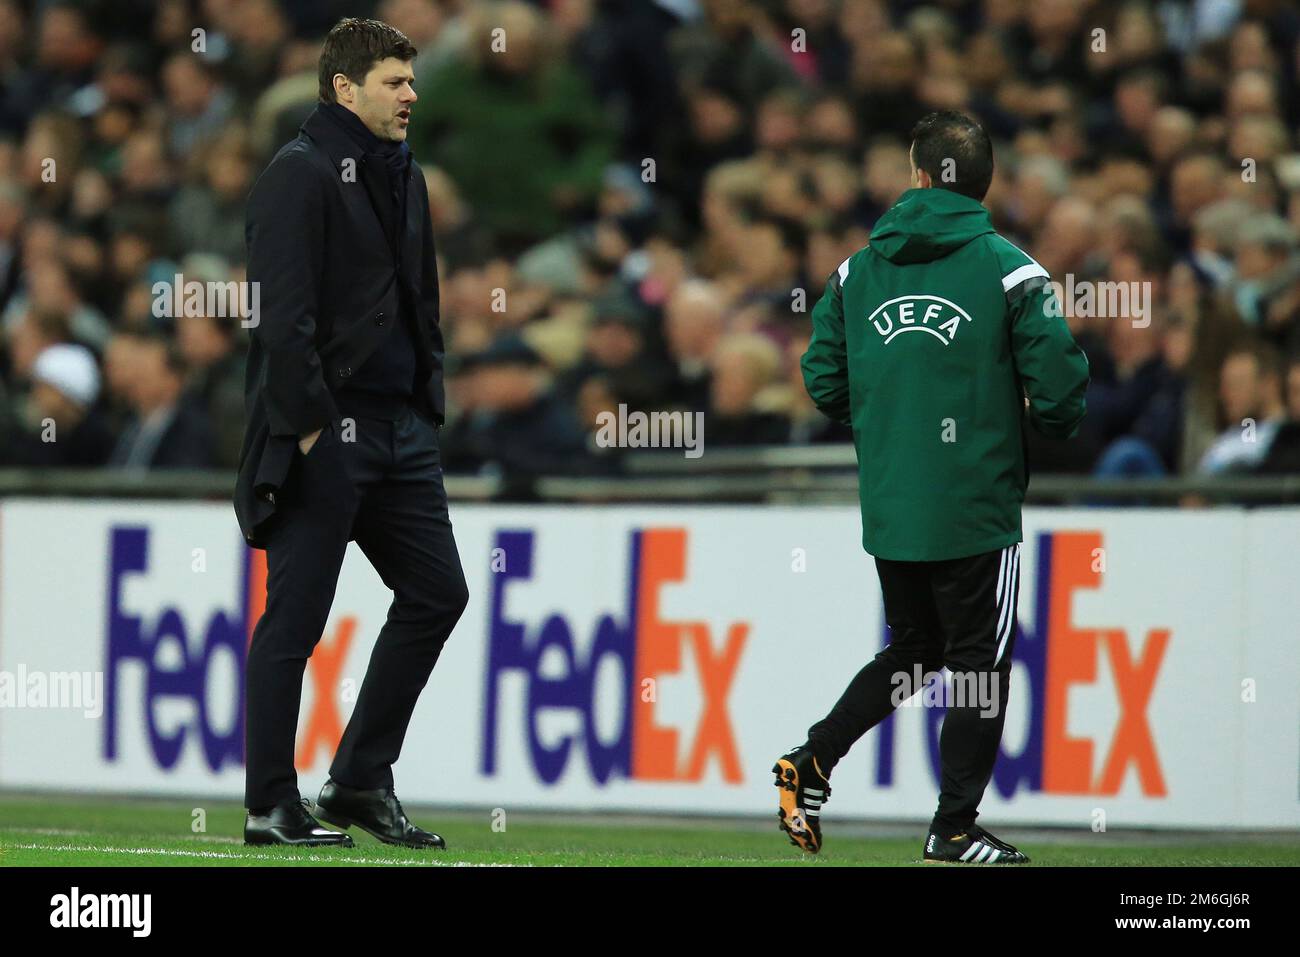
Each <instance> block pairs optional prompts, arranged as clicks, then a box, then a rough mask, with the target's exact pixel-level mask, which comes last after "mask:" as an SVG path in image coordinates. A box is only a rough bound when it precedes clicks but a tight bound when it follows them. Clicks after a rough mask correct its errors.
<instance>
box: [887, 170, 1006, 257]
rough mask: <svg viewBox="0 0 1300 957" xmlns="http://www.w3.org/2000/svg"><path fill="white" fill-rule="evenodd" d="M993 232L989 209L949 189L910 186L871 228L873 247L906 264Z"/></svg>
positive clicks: (948, 252)
mask: <svg viewBox="0 0 1300 957" xmlns="http://www.w3.org/2000/svg"><path fill="white" fill-rule="evenodd" d="M991 232H993V224H992V222H990V220H989V211H988V210H987V209H985V208H984V206H983V205H982V204H981V203H979V202H978V201H976V200H973V199H971V198H970V197H969V196H963V195H961V194H960V193H954V192H952V190H947V189H909V190H908V191H907V192H906V193H904V194H903V195H902V196H900V197H899V198H898V202H896V203H895V204H894V205H893V206H892V207H891V208H890V209H889V211H888V212H886V213H885V215H883V216H881V217H880V220H879V221H878V222H877V223H876V226H875V228H874V229H873V230H872V231H871V248H872V249H874V250H875V251H876V252H878V253H880V255H882V256H884V257H885V258H886V259H888V260H889V261H890V262H892V263H894V264H896V265H899V266H905V265H907V264H909V263H927V262H933V261H934V260H936V259H942V258H943V257H944V256H947V255H949V254H950V253H952V252H953V251H954V250H957V249H960V248H961V247H962V246H965V245H966V244H967V243H968V242H970V241H971V240H972V239H975V238H976V237H977V236H983V235H985V234H986V233H991Z"/></svg>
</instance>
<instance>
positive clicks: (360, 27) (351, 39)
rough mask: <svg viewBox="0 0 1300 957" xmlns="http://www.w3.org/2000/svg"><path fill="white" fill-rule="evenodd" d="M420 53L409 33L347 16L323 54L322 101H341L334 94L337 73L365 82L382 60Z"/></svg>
mask: <svg viewBox="0 0 1300 957" xmlns="http://www.w3.org/2000/svg"><path fill="white" fill-rule="evenodd" d="M416 53H417V51H416V49H415V47H413V46H412V45H411V41H410V40H408V39H407V38H406V34H404V33H403V32H402V31H401V30H397V29H395V28H393V27H390V26H389V25H388V24H387V23H382V22H380V21H379V20H361V19H357V18H356V17H344V18H343V19H342V20H340V21H339V22H338V23H336V24H334V26H333V27H332V28H331V29H330V32H329V33H328V34H326V36H325V47H324V49H322V50H321V54H320V101H321V102H322V103H336V102H338V101H337V99H336V98H335V95H334V75H335V74H336V73H342V74H343V75H344V76H346V77H347V78H348V79H349V80H351V81H352V82H353V83H356V84H362V83H365V82H366V74H367V73H369V72H370V71H371V70H373V69H374V67H375V64H376V63H378V62H379V61H380V60H387V59H388V58H389V57H397V59H399V60H413V59H415V55H416Z"/></svg>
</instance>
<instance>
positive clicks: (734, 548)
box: [0, 501, 1300, 827]
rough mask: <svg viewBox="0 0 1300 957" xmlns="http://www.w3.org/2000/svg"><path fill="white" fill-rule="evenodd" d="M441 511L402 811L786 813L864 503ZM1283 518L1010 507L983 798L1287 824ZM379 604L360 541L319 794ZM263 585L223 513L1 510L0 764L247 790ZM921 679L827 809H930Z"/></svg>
mask: <svg viewBox="0 0 1300 957" xmlns="http://www.w3.org/2000/svg"><path fill="white" fill-rule="evenodd" d="M452 516H453V522H454V525H455V532H456V537H457V541H458V545H459V548H460V554H461V559H462V562H463V564H464V566H465V572H466V578H467V580H468V583H469V588H470V594H471V598H470V604H469V607H468V608H467V610H466V612H465V616H464V618H463V619H462V620H461V623H460V625H459V626H458V627H457V629H456V631H455V633H454V634H453V635H452V638H451V639H450V641H449V642H448V644H447V646H446V648H445V650H444V652H443V654H442V657H441V658H440V660H439V663H438V666H437V668H436V669H435V671H434V673H433V676H432V678H431V679H430V682H429V685H428V686H427V688H426V690H425V692H424V694H423V696H422V698H421V701H420V704H419V706H418V707H417V709H416V712H415V715H414V718H413V720H412V722H411V727H410V731H409V733H408V735H407V739H406V743H405V746H404V749H403V752H402V758H401V760H400V761H399V762H398V764H397V766H396V768H395V776H396V780H397V784H398V789H399V793H400V794H401V795H402V798H403V800H405V801H408V802H412V803H420V802H431V803H443V804H456V805H473V806H489V807H504V808H507V809H510V808H517V809H524V808H557V809H559V808H563V809H566V810H574V809H583V808H601V809H625V810H643V811H655V812H673V811H677V812H696V813H710V814H746V815H748V814H753V815H769V814H772V813H773V795H774V793H775V792H774V790H773V788H772V785H771V780H772V777H771V774H770V771H769V769H770V767H771V765H772V762H773V760H774V759H775V757H776V756H777V755H779V754H780V753H781V752H783V751H784V750H786V749H787V748H789V747H791V746H792V745H794V744H796V743H798V742H800V741H802V740H803V737H804V734H805V732H806V730H807V728H808V726H809V725H810V724H812V723H813V722H814V721H816V720H818V719H819V718H820V717H822V716H823V715H824V714H825V713H826V711H827V710H829V708H830V707H831V706H832V705H833V704H834V702H835V700H836V699H837V698H838V696H839V695H840V693H841V692H842V691H843V690H844V687H845V686H846V685H847V684H848V682H849V680H850V679H851V678H852V677H853V675H854V674H855V673H856V672H857V670H858V669H859V668H861V667H862V665H863V664H865V663H866V662H867V661H868V660H869V659H870V658H871V656H872V655H874V654H875V653H876V652H877V651H878V650H879V649H880V648H881V647H882V646H883V644H884V642H885V641H887V637H888V636H887V630H886V628H885V626H884V623H883V615H882V611H881V604H880V594H879V584H878V581H877V579H876V574H875V568H874V564H873V562H872V560H871V559H870V557H869V556H867V555H865V554H863V553H862V551H861V549H860V547H859V545H858V540H859V534H858V532H859V529H858V521H859V519H858V515H857V512H856V509H853V508H751V507H716V508H715V507H697V508H680V507H671V508H666V507H626V508H624V507H618V508H572V507H571V508H557V507H495V506H453V513H452ZM1297 541H1300V510H1280V509H1279V510H1258V511H1254V512H1246V511H1244V510H1235V509H1225V510H1214V511H1205V512H1178V511H1143V510H1028V511H1027V512H1026V520H1025V542H1024V547H1023V550H1022V558H1021V576H1020V605H1019V614H1018V616H1017V622H1016V626H1015V627H1016V629H1017V631H1016V642H1015V650H1014V659H1013V660H1014V665H1013V672H1012V683H1011V692H1010V700H1009V701H1008V702H1007V703H1006V706H1007V708H1008V713H1007V721H1006V730H1005V733H1004V736H1003V741H1002V753H1001V755H1000V758H999V762H998V765H997V768H996V769H995V772H994V777H993V780H992V782H990V785H989V789H988V792H987V796H986V798H985V803H984V805H983V810H984V811H985V812H986V813H987V814H988V815H989V816H990V817H996V818H997V819H999V820H1003V821H1008V822H1011V821H1015V822H1022V823H1061V824H1072V825H1077V826H1080V827H1087V826H1090V825H1092V824H1094V823H1095V822H1096V820H1097V819H1098V815H1099V814H1103V815H1104V816H1105V821H1106V824H1107V826H1125V825H1128V826H1171V827H1173V826H1178V827H1194V826H1206V827H1223V826H1238V827H1296V826H1300V793H1298V789H1300V655H1297V654H1296V652H1295V649H1296V647H1297V638H1298V637H1300V594H1297V591H1296V589H1294V587H1293V586H1292V585H1291V578H1292V577H1293V576H1292V575H1291V573H1290V571H1289V569H1290V567H1291V563H1292V562H1293V557H1292V555H1291V552H1292V550H1293V548H1294V543H1295V542H1297ZM389 597H390V593H389V592H387V591H386V589H385V588H384V586H383V584H382V582H381V581H380V580H379V577H378V575H377V574H376V573H375V572H374V571H373V570H372V569H371V568H370V566H369V564H368V563H367V562H366V560H365V558H364V556H362V555H361V553H360V551H359V550H358V549H356V548H355V547H350V548H349V552H348V556H347V558H346V560H345V564H344V568H343V572H342V574H341V576H340V580H339V586H338V592H337V594H336V598H335V602H334V606H333V610H332V612H331V615H330V619H329V621H328V623H327V625H326V629H325V632H324V634H323V635H322V636H321V639H320V642H319V644H318V645H317V647H316V651H315V653H314V654H313V656H312V658H311V660H310V662H309V665H308V668H307V674H306V677H305V679H304V688H303V700H302V709H301V714H300V719H299V730H298V746H297V765H298V769H299V785H300V789H301V790H302V792H303V793H304V794H305V795H309V796H314V794H315V792H316V790H317V789H318V788H319V787H320V785H321V784H322V783H323V782H324V780H325V777H326V774H327V768H328V765H329V760H330V757H331V756H332V753H333V748H334V746H335V745H336V743H337V741H338V739H339V737H340V735H341V734H342V730H343V727H344V725H345V724H346V721H347V717H348V714H349V712H350V709H351V704H352V701H353V700H354V699H355V692H356V689H357V688H358V687H359V685H360V681H361V678H362V676H363V674H364V671H365V666H366V662H367V659H368V657H369V652H370V648H371V646H372V644H373V641H374V639H375V636H376V635H377V633H378V631H379V628H380V626H381V625H382V623H383V621H384V618H385V616H386V614H387V611H388V601H389ZM264 601H265V564H264V553H262V552H259V551H254V550H250V549H248V548H247V547H246V546H245V545H244V543H243V541H242V539H241V537H240V535H239V532H238V529H237V528H236V527H235V525H234V522H233V515H232V513H231V512H230V510H229V508H228V507H227V506H224V505H222V504H174V503H115V502H112V503H110V502H98V503H96V502H50V501H33V502H26V501H6V502H4V503H3V505H0V787H15V788H19V787H20V788H40V789H77V790H97V791H105V792H127V793H141V794H176V795H180V794H186V795H212V796H220V797H228V798H238V797H240V796H241V795H242V791H243V765H242V762H243V748H244V725H243V697H242V683H241V680H240V676H241V674H242V668H243V662H244V655H245V649H246V647H247V642H248V640H249V637H250V636H251V634H252V629H253V626H254V625H255V623H256V620H257V617H258V615H259V614H260V613H261V608H262V605H263V603H264ZM97 682H98V688H99V691H98V694H96V683H97ZM6 689H8V696H7V697H6ZM922 697H923V696H918V697H917V698H915V699H913V701H912V702H910V703H909V706H908V707H904V708H901V709H899V711H898V712H897V713H896V714H895V715H894V716H893V717H892V718H890V719H888V720H887V721H886V722H884V723H882V724H881V725H879V726H878V727H877V728H875V729H873V730H872V731H870V732H868V733H867V735H866V736H865V737H864V738H863V739H862V740H861V741H860V742H859V743H858V745H857V746H856V747H855V748H854V750H853V752H852V753H851V754H850V755H849V756H848V757H847V758H845V759H844V761H842V762H841V763H840V765H839V766H838V767H837V768H836V771H835V774H834V779H833V783H834V785H835V795H834V799H833V802H832V803H831V804H830V805H829V807H828V811H827V813H828V814H834V815H843V816H845V817H849V816H856V817H868V818H889V819H914V820H924V819H928V818H929V816H930V814H931V813H932V812H933V807H934V803H935V798H936V791H937V786H938V784H937V782H938V768H939V766H938V740H939V738H938V735H939V730H940V727H941V723H942V718H943V709H942V708H935V707H915V706H911V705H915V704H918V703H920V701H921V699H922Z"/></svg>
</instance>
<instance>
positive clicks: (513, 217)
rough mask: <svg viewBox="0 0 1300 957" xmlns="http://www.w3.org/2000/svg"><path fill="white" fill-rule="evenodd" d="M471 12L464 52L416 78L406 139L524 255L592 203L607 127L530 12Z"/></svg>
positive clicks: (607, 147) (605, 158) (510, 8)
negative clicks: (554, 54)
mask: <svg viewBox="0 0 1300 957" xmlns="http://www.w3.org/2000/svg"><path fill="white" fill-rule="evenodd" d="M468 16H470V18H471V22H470V37H471V39H470V42H469V44H468V49H467V50H466V53H465V56H464V57H463V58H462V59H459V60H455V61H453V62H451V63H449V64H447V65H446V66H445V67H443V68H442V69H440V70H438V71H437V72H435V73H433V74H431V75H429V76H427V77H422V78H417V80H416V83H417V88H418V92H419V97H420V102H419V107H418V108H417V109H415V110H414V111H413V113H412V119H411V131H410V137H411V140H412V145H413V147H414V148H415V149H416V151H417V152H420V153H421V154H422V155H424V154H425V153H427V154H428V155H430V156H432V157H434V158H435V160H436V162H437V163H438V165H439V166H440V167H441V168H443V169H444V170H446V171H447V173H448V175H450V176H451V178H452V179H453V180H454V181H455V182H456V184H457V186H459V187H460V189H461V192H462V193H463V194H464V196H465V197H466V198H467V199H468V200H469V202H470V204H471V205H472V206H473V208H474V211H475V213H476V214H477V215H478V216H479V217H480V218H481V220H482V221H483V223H484V224H485V225H486V226H487V227H488V228H489V229H490V230H492V231H493V232H494V233H495V234H496V236H497V238H498V239H499V240H500V242H501V243H502V245H503V247H504V248H507V249H510V248H513V249H515V250H520V249H522V248H524V247H526V246H527V245H529V244H531V243H534V242H536V241H538V240H540V239H543V238H546V237H547V236H549V235H552V234H554V233H558V232H560V231H562V230H563V229H565V228H567V227H568V226H569V225H571V224H572V221H573V218H574V215H575V214H576V213H581V211H582V207H583V206H584V205H585V204H587V203H589V202H591V201H592V200H593V199H594V197H595V196H596V193H597V192H598V190H599V189H600V183H601V174H602V172H603V170H604V168H605V165H606V164H607V163H608V162H609V160H610V158H611V155H612V142H613V136H612V126H611V124H610V123H609V122H608V121H607V119H606V117H605V116H604V115H603V113H602V111H601V109H600V106H599V105H598V103H597V100H596V99H595V97H594V95H593V94H592V91H591V89H590V87H589V86H588V85H587V84H586V81H585V80H584V79H583V77H582V76H581V74H579V73H578V72H577V71H576V70H575V69H574V68H573V67H572V66H571V65H570V63H568V62H567V61H566V60H564V59H563V58H557V57H552V56H549V55H548V54H547V45H548V43H549V39H548V37H547V35H546V33H545V30H544V26H545V24H544V22H543V21H542V19H541V17H540V15H539V14H538V13H537V12H536V11H535V10H534V9H533V8H531V7H529V6H528V5H526V4H524V3H519V2H508V3H492V4H484V5H483V6H482V7H476V8H474V9H473V10H472V11H471V12H470V13H469V14H468Z"/></svg>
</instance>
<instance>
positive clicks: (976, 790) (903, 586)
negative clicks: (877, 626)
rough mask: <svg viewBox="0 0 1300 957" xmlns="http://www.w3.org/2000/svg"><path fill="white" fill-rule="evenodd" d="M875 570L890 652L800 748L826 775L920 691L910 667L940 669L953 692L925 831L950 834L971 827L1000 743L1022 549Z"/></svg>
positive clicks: (881, 565)
mask: <svg viewBox="0 0 1300 957" xmlns="http://www.w3.org/2000/svg"><path fill="white" fill-rule="evenodd" d="M876 571H877V573H878V574H879V576H880V587H881V592H882V594H883V597H884V603H885V622H886V624H888V625H889V633H890V641H889V644H888V645H887V646H886V647H885V649H884V650H883V651H881V652H880V653H879V654H878V655H876V657H875V658H874V659H873V660H872V661H871V662H869V663H868V664H867V666H866V667H864V668H863V669H862V670H861V671H859V672H858V674H857V676H856V677H855V678H854V679H853V681H852V682H850V683H849V686H848V689H847V690H845V692H844V694H843V696H842V697H841V698H840V700H839V701H838V702H837V703H836V705H835V707H834V709H832V711H831V713H830V714H828V715H827V716H826V717H825V718H824V719H823V720H821V721H819V722H818V723H817V724H815V725H813V726H812V727H811V728H810V729H809V731H808V740H809V742H810V743H811V745H812V747H813V753H814V754H816V755H817V760H818V763H820V764H821V765H822V767H823V768H825V769H826V772H827V773H828V774H829V773H830V768H831V767H833V766H834V765H835V763H836V762H838V761H839V760H840V758H842V757H844V755H846V754H848V752H849V749H850V748H851V747H852V746H853V744H854V742H855V741H857V740H858V738H860V737H862V735H864V734H866V732H867V731H868V730H869V729H870V728H873V727H875V726H876V725H877V724H879V723H880V722H881V721H883V720H884V719H885V718H886V717H888V716H889V715H890V714H892V713H893V711H894V709H895V708H896V707H897V706H898V704H899V703H901V700H905V698H906V697H910V692H915V691H919V690H921V688H920V687H919V686H918V685H917V683H916V681H915V680H914V676H915V675H916V674H917V671H918V669H919V671H920V673H921V674H922V676H924V675H927V674H930V673H932V672H937V671H938V670H939V669H940V668H941V667H946V668H947V669H948V671H949V673H950V680H951V682H952V687H953V688H954V691H953V693H952V695H951V699H950V700H948V701H947V702H946V703H947V705H948V710H947V714H946V715H945V717H944V719H943V730H942V731H941V732H940V734H939V753H940V764H941V766H942V772H941V775H940V791H939V807H938V810H937V811H936V812H935V815H934V819H933V822H932V825H931V826H932V827H933V828H934V830H935V831H937V832H938V833H940V834H941V835H943V836H951V835H952V834H956V833H958V832H960V831H961V830H963V829H964V828H966V827H968V826H969V825H971V824H973V823H974V822H975V818H976V816H977V814H978V813H979V812H978V808H979V803H980V800H981V799H982V798H983V796H984V789H985V788H986V787H988V783H989V778H990V777H992V775H993V765H994V763H995V762H996V761H997V756H998V744H999V742H1001V740H1002V726H1003V724H1004V722H1005V720H1006V702H1007V693H1008V691H1009V680H1010V673H1011V653H1012V649H1013V647H1014V644H1015V632H1016V598H1017V594H1018V592H1019V589H1020V546H1019V545H1018V544H1017V545H1009V546H1007V547H1006V548H1001V549H998V550H996V551H992V552H985V553H984V554H981V555H973V556H971V557H968V558H957V559H951V560H949V561H937V562H896V561H888V560H885V559H880V558H878V559H876ZM957 689H960V690H957Z"/></svg>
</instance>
